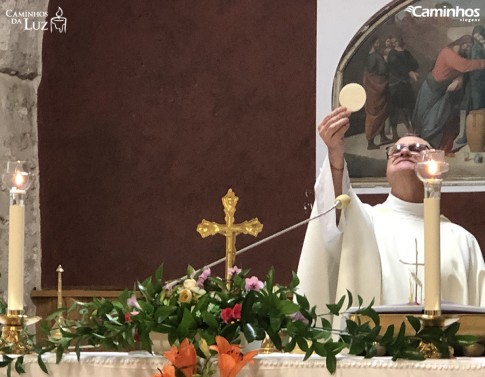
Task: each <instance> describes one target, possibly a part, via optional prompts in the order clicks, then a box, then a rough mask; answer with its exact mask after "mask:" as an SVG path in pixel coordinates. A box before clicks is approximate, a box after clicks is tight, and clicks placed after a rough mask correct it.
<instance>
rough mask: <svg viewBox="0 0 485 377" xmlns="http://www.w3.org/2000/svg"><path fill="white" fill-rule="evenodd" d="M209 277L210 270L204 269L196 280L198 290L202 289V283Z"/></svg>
mask: <svg viewBox="0 0 485 377" xmlns="http://www.w3.org/2000/svg"><path fill="white" fill-rule="evenodd" d="M209 276H211V269H210V268H206V269H205V270H204V271H202V273H201V274H200V275H199V278H198V279H197V286H198V287H199V288H204V282H205V281H206V280H207V279H208V278H209Z"/></svg>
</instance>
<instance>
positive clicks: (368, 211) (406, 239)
mask: <svg viewBox="0 0 485 377" xmlns="http://www.w3.org/2000/svg"><path fill="white" fill-rule="evenodd" d="M343 192H344V193H348V194H349V196H350V197H351V202H350V204H349V205H348V207H347V208H346V209H345V210H344V211H343V212H342V216H341V220H340V223H339V225H338V227H337V225H336V217H335V211H331V212H330V213H329V214H327V215H325V216H323V217H322V218H320V219H318V220H314V221H312V222H310V223H309V225H308V228H307V233H306V236H305V240H304V244H303V248H302V253H301V256H300V263H299V266H298V277H299V278H300V293H303V294H305V295H306V296H307V297H308V299H309V301H310V303H311V304H312V305H317V307H318V310H317V313H319V314H323V313H327V312H328V310H327V309H326V307H325V305H326V304H330V303H334V302H335V301H338V300H339V299H340V297H341V296H343V295H345V293H346V291H347V290H349V291H350V292H352V294H353V295H354V299H355V298H356V297H357V295H360V296H361V297H362V298H363V299H364V304H369V303H370V302H371V300H372V299H374V302H375V305H391V304H406V303H408V302H409V301H410V295H411V294H412V293H414V292H415V290H416V287H417V286H418V289H417V300H418V302H420V303H423V299H424V297H422V296H421V292H422V294H424V287H423V289H422V290H421V289H420V288H419V283H421V284H423V285H424V267H423V266H422V264H423V261H424V222H423V211H424V208H423V204H422V203H408V202H404V201H402V200H400V199H398V198H396V197H394V196H392V195H389V197H388V198H387V200H386V201H385V202H384V203H382V204H379V205H377V206H375V207H372V206H369V205H367V204H363V203H362V202H361V201H360V199H359V198H358V197H357V195H355V193H354V192H353V191H352V189H351V188H350V181H349V177H348V174H347V171H345V174H344V180H343ZM315 198H316V199H315V206H314V208H313V211H312V216H314V215H317V214H319V213H322V212H324V211H325V210H327V209H328V208H330V207H331V206H332V205H333V204H334V201H335V193H334V189H333V183H332V176H331V172H330V166H329V162H328V159H326V160H325V162H324V165H323V168H322V170H321V172H320V175H319V177H318V179H317V182H316V184H315ZM440 231H441V285H442V290H441V295H442V300H443V301H448V302H453V303H456V304H462V305H473V306H485V287H484V284H485V264H484V261H483V257H482V254H481V251H480V247H479V246H478V243H477V241H476V239H475V237H473V235H471V234H470V233H469V232H468V231H466V230H465V229H463V228H462V227H460V226H459V225H456V224H453V223H452V222H450V221H449V220H447V219H446V218H444V217H441V226H440ZM416 251H417V252H416ZM416 263H417V264H418V267H417V268H416ZM416 272H417V276H416ZM413 275H414V276H413ZM416 278H417V279H416Z"/></svg>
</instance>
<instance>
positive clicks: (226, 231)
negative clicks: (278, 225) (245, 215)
mask: <svg viewBox="0 0 485 377" xmlns="http://www.w3.org/2000/svg"><path fill="white" fill-rule="evenodd" d="M238 200H239V198H238V197H237V196H236V195H235V194H234V192H233V191H232V189H229V190H228V191H227V194H226V195H225V196H224V197H223V198H222V205H223V206H224V213H225V217H224V220H225V221H226V223H225V224H218V223H216V222H212V221H208V220H205V219H203V220H202V222H201V223H200V224H199V225H197V232H199V234H200V235H201V236H202V238H206V237H208V236H213V235H215V234H221V235H223V236H225V237H226V271H225V274H226V283H227V284H228V285H229V284H230V282H231V279H232V277H231V275H230V273H229V272H230V269H231V268H232V267H233V266H234V262H235V260H236V236H237V235H239V234H241V233H242V234H250V235H252V236H255V237H256V236H257V235H258V233H259V232H261V230H262V229H263V224H261V223H260V222H259V220H258V218H257V217H256V218H254V219H251V220H249V221H244V222H242V223H240V224H234V213H235V212H236V205H237V202H238Z"/></svg>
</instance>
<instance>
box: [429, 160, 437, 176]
mask: <svg viewBox="0 0 485 377" xmlns="http://www.w3.org/2000/svg"><path fill="white" fill-rule="evenodd" d="M426 165H427V168H428V173H429V174H430V175H436V174H438V170H439V168H438V164H437V163H436V161H435V160H430V161H429V162H428V163H427V164H426Z"/></svg>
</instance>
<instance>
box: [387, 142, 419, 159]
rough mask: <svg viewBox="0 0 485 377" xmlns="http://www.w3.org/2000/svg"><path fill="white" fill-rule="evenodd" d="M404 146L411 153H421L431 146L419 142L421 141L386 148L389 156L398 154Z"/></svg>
mask: <svg viewBox="0 0 485 377" xmlns="http://www.w3.org/2000/svg"><path fill="white" fill-rule="evenodd" d="M404 148H406V149H407V150H408V151H409V153H412V154H419V153H421V152H422V151H425V150H426V149H429V146H428V145H426V144H419V143H413V144H394V145H390V146H388V147H387V148H386V155H387V158H389V157H391V156H397V155H398V154H399V153H401V152H402V150H403V149H404Z"/></svg>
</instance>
